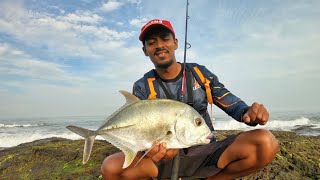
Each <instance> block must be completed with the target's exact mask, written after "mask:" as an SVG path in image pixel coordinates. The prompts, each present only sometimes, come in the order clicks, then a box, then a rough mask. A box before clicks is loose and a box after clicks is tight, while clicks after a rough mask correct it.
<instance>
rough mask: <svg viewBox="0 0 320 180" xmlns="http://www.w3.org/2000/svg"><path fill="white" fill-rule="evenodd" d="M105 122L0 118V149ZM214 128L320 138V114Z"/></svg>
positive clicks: (223, 121)
mask: <svg viewBox="0 0 320 180" xmlns="http://www.w3.org/2000/svg"><path fill="white" fill-rule="evenodd" d="M105 119H106V116H68V117H37V118H31V117H30V118H26V117H24V118H0V149H1V148H6V147H13V146H17V145H19V144H21V143H26V142H31V141H34V140H38V139H44V138H50V137H61V138H67V139H81V137H80V136H78V135H77V134H75V133H73V132H71V131H69V130H68V129H66V128H65V127H66V126H68V125H76V126H79V127H84V128H88V129H91V130H96V129H98V128H99V127H100V126H101V125H102V124H103V123H104V122H105ZM213 125H214V127H215V129H216V130H244V131H247V130H251V129H257V128H264V129H268V130H281V131H292V132H295V133H297V134H301V135H307V136H320V112H319V113H304V112H272V113H270V120H269V122H268V123H267V125H265V126H260V125H258V126H256V127H249V126H247V125H245V124H243V123H239V122H238V121H235V120H233V119H232V118H231V117H229V116H227V115H225V114H216V115H214V118H213ZM97 139H102V138H101V137H98V138H97Z"/></svg>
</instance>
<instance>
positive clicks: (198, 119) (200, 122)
mask: <svg viewBox="0 0 320 180" xmlns="http://www.w3.org/2000/svg"><path fill="white" fill-rule="evenodd" d="M194 122H195V123H196V125H197V126H201V125H202V120H201V119H200V118H196V119H195V120H194Z"/></svg>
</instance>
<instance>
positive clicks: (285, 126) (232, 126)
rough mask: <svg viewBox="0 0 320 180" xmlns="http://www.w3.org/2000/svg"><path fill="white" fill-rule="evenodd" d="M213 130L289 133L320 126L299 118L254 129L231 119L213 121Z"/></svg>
mask: <svg viewBox="0 0 320 180" xmlns="http://www.w3.org/2000/svg"><path fill="white" fill-rule="evenodd" d="M213 124H214V125H215V129H217V130H245V129H252V128H253V129H255V128H267V129H270V130H285V131H290V130H292V129H294V128H296V127H298V126H310V125H313V126H315V127H320V124H313V123H312V122H311V121H310V119H308V118H305V117H301V118H298V119H295V120H279V119H278V120H269V121H268V123H267V124H266V125H265V126H260V125H257V126H255V127H250V126H247V125H246V124H244V123H240V122H238V121H235V120H233V119H231V120H226V121H222V120H220V121H214V122H213Z"/></svg>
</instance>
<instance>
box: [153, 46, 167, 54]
mask: <svg viewBox="0 0 320 180" xmlns="http://www.w3.org/2000/svg"><path fill="white" fill-rule="evenodd" d="M161 51H165V52H169V51H168V50H167V49H165V48H161V49H156V51H155V52H154V55H156V54H157V53H158V52H161Z"/></svg>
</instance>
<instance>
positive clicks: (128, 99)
mask: <svg viewBox="0 0 320 180" xmlns="http://www.w3.org/2000/svg"><path fill="white" fill-rule="evenodd" d="M119 92H120V93H121V94H123V96H124V97H125V98H126V103H125V104H124V105H123V106H122V107H121V108H119V109H118V110H117V111H115V112H114V113H112V114H111V115H110V116H109V117H108V118H107V119H106V122H108V121H109V120H110V119H112V118H113V117H114V116H115V115H117V114H118V113H119V112H120V111H122V110H123V109H124V108H126V107H127V106H129V105H130V104H133V103H136V102H138V101H140V99H139V98H138V97H137V96H135V95H133V94H131V93H129V92H127V91H123V90H120V91H119Z"/></svg>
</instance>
